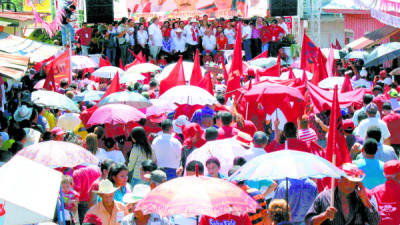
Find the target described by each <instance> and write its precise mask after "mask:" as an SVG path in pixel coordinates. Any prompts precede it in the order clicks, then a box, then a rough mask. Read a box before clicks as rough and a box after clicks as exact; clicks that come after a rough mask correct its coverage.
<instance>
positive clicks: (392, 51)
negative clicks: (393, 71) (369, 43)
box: [365, 42, 400, 67]
mask: <svg viewBox="0 0 400 225" xmlns="http://www.w3.org/2000/svg"><path fill="white" fill-rule="evenodd" d="M399 56H400V42H390V43H386V44H382V45H380V46H379V47H376V48H375V49H374V50H373V51H372V52H371V53H370V54H368V56H367V58H366V59H365V66H366V67H370V66H378V65H379V64H383V63H384V62H386V61H389V60H392V59H395V58H397V57H399Z"/></svg>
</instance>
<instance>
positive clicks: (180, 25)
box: [61, 5, 288, 66]
mask: <svg viewBox="0 0 400 225" xmlns="http://www.w3.org/2000/svg"><path fill="white" fill-rule="evenodd" d="M74 10H75V6H74V5H71V6H67V8H66V9H65V11H67V12H73V11H74ZM70 18H71V13H66V14H65V16H64V20H63V25H62V26H61V27H62V28H63V29H61V32H62V44H63V45H64V46H65V45H67V44H68V43H67V40H68V37H69V38H71V40H73V42H75V41H76V42H77V43H76V46H77V48H78V54H82V55H88V54H89V53H90V54H97V53H101V54H104V55H106V56H107V57H108V59H109V60H110V62H111V64H112V65H117V66H119V65H120V60H119V59H121V64H122V65H126V64H129V63H130V62H132V61H133V58H134V56H133V55H132V54H131V53H130V51H132V52H134V53H135V54H138V53H139V52H140V51H141V52H142V53H144V55H146V56H147V57H148V59H147V60H148V61H149V62H150V61H154V62H155V63H156V62H157V63H158V64H161V65H166V64H167V63H170V62H173V61H177V60H178V58H179V56H178V55H183V56H184V59H193V54H194V53H195V51H196V49H199V50H200V53H201V54H202V56H203V60H202V62H217V63H220V62H221V61H220V60H221V56H223V51H224V50H231V49H233V46H234V43H235V39H236V35H237V31H238V24H239V22H242V24H243V26H242V28H241V35H242V40H243V50H244V51H245V57H246V59H247V60H250V59H252V58H253V57H255V56H257V55H259V54H260V53H261V52H263V51H265V50H269V54H270V55H271V56H274V57H276V56H277V55H278V51H279V49H280V40H281V39H282V38H283V37H284V36H285V35H287V34H288V27H287V25H286V23H285V22H284V21H283V18H262V17H254V18H252V19H241V18H238V17H233V18H230V19H225V18H218V19H215V20H214V19H213V20H209V18H208V15H204V16H203V18H200V17H196V18H188V19H187V20H181V19H179V18H176V19H168V20H165V21H163V22H161V21H160V20H159V18H157V17H154V18H151V19H150V20H146V19H145V18H143V17H142V18H140V19H139V22H135V21H134V20H133V19H128V18H122V19H121V20H120V21H115V22H113V23H111V24H94V25H93V26H90V27H89V26H88V25H87V24H86V23H84V24H83V25H82V28H81V29H79V30H77V31H76V33H75V34H74V31H73V29H72V26H71V25H70V24H69V22H68V21H70ZM67 31H69V32H67ZM67 33H69V34H70V36H68V35H67ZM79 52H80V53H79ZM222 59H223V58H222Z"/></svg>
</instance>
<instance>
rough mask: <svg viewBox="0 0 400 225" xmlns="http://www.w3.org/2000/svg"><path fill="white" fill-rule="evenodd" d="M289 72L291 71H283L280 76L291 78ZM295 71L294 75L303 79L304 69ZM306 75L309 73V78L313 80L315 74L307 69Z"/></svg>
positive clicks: (283, 78)
mask: <svg viewBox="0 0 400 225" xmlns="http://www.w3.org/2000/svg"><path fill="white" fill-rule="evenodd" d="M289 72H290V71H286V72H284V73H282V74H281V76H280V79H281V80H287V79H289ZM293 73H294V76H295V77H296V78H300V79H301V78H302V77H303V70H302V69H293ZM306 75H307V79H308V80H311V79H312V77H313V76H314V75H313V74H312V73H310V72H308V71H306Z"/></svg>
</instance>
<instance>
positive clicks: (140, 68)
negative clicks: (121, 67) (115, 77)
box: [126, 63, 161, 74]
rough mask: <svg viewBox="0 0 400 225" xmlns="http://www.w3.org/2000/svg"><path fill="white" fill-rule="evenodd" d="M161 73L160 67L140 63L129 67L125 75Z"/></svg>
mask: <svg viewBox="0 0 400 225" xmlns="http://www.w3.org/2000/svg"><path fill="white" fill-rule="evenodd" d="M157 71H161V67H159V66H157V65H154V64H153V63H141V64H137V65H134V66H131V67H130V68H129V69H128V70H127V71H126V73H139V74H140V73H152V72H157Z"/></svg>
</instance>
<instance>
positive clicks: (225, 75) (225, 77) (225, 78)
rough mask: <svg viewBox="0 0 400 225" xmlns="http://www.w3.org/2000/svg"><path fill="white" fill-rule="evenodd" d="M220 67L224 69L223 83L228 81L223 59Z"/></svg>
mask: <svg viewBox="0 0 400 225" xmlns="http://www.w3.org/2000/svg"><path fill="white" fill-rule="evenodd" d="M222 68H223V69H224V80H225V84H226V83H227V82H228V78H229V75H228V72H227V71H226V67H225V62H224V60H222Z"/></svg>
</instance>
